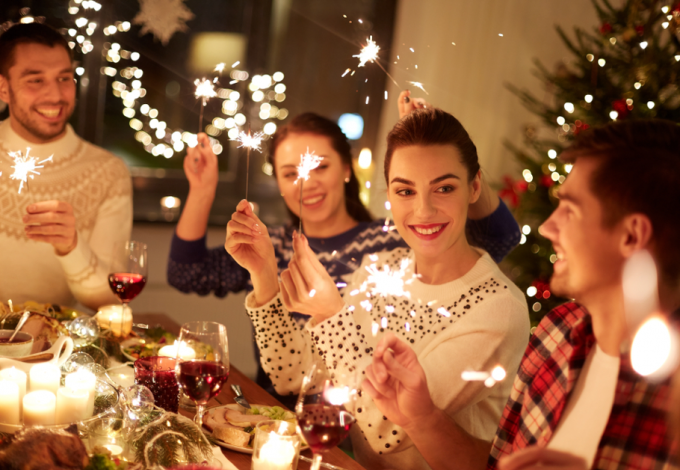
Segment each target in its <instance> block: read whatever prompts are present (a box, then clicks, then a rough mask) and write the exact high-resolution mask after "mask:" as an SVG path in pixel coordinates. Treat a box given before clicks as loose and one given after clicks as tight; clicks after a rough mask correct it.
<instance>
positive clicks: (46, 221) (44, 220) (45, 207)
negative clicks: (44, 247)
mask: <svg viewBox="0 0 680 470" xmlns="http://www.w3.org/2000/svg"><path fill="white" fill-rule="evenodd" d="M26 212H27V214H26V215H24V217H23V222H24V229H25V231H26V236H27V237H28V238H29V239H30V240H34V241H37V242H44V243H49V244H50V245H52V246H53V247H54V251H55V253H56V254H57V255H58V256H64V255H67V254H69V253H70V252H71V251H73V249H74V248H75V247H76V245H77V243H78V234H77V232H76V218H75V216H74V215H73V207H71V205H70V204H69V203H67V202H62V201H43V202H36V203H35V204H31V205H30V206H28V207H27V208H26Z"/></svg>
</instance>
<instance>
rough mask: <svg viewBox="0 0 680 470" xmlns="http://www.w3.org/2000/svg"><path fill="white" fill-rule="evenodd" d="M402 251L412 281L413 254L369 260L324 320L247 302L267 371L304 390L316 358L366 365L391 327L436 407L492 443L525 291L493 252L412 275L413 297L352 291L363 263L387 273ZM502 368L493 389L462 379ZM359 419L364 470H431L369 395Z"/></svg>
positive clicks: (514, 356)
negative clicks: (455, 274)
mask: <svg viewBox="0 0 680 470" xmlns="http://www.w3.org/2000/svg"><path fill="white" fill-rule="evenodd" d="M405 257H408V258H409V259H410V261H411V262H410V263H409V267H408V268H407V270H406V276H405V279H410V278H411V277H412V274H413V266H414V264H415V261H414V256H413V253H411V251H410V250H408V249H404V248H399V249H396V250H393V251H390V252H384V253H379V254H377V255H367V256H365V257H364V259H363V262H362V267H361V268H359V269H358V270H357V271H355V272H354V274H353V276H352V279H351V281H350V282H349V283H348V285H347V287H346V288H345V289H344V292H345V295H344V299H345V301H346V307H345V308H344V309H343V310H342V311H341V312H339V313H337V314H336V315H334V316H333V317H331V318H329V319H327V320H325V321H323V322H321V323H318V324H317V323H316V322H314V321H310V322H308V323H307V325H306V326H304V327H300V326H299V325H298V324H297V323H296V322H295V320H294V319H293V318H292V316H291V315H290V314H289V313H288V311H286V309H285V307H284V306H283V304H282V302H281V300H280V298H279V297H278V296H277V297H275V298H274V299H273V300H272V301H271V302H269V303H268V304H266V305H264V306H263V307H261V308H254V304H253V297H252V294H251V295H249V296H248V297H247V298H246V306H247V307H248V314H249V315H250V317H251V320H252V322H253V325H254V327H255V337H256V340H257V344H258V346H259V348H260V354H261V362H262V367H263V368H264V370H265V371H266V372H267V373H268V374H269V376H270V378H271V379H272V381H273V383H274V386H275V387H276V389H277V391H278V392H279V393H282V394H285V393H291V394H297V393H298V392H299V390H300V386H301V383H302V377H303V373H304V371H307V370H309V369H308V368H309V366H310V364H311V362H312V360H313V359H314V357H315V356H316V357H318V356H319V354H321V355H322V356H323V358H324V360H325V362H326V366H327V367H328V369H329V370H331V371H333V370H340V369H352V368H357V369H358V370H359V371H363V370H364V369H365V367H366V366H367V364H368V363H369V361H370V358H371V356H372V351H373V348H374V347H375V346H376V345H377V343H378V341H379V340H380V337H381V335H382V333H383V332H384V331H385V330H390V331H393V332H394V333H395V334H397V335H398V336H400V337H401V338H402V339H403V340H404V341H407V342H408V343H409V344H410V345H411V347H412V348H413V349H414V351H415V352H416V354H417V355H418V359H419V361H420V363H421V365H422V366H423V368H424V370H425V374H426V376H427V382H428V387H429V389H430V394H431V396H432V399H433V401H434V403H435V405H436V406H437V407H438V408H440V409H442V410H445V411H446V413H447V414H448V415H449V416H451V417H452V418H453V419H455V420H456V422H458V424H460V425H461V426H462V427H463V428H464V429H465V430H466V431H468V432H469V433H470V434H472V435H473V436H476V437H479V438H482V439H486V440H488V441H491V439H492V438H493V436H494V435H495V432H496V428H497V426H498V423H499V421H500V417H501V413H502V411H503V408H504V406H505V403H506V401H507V399H508V396H509V395H510V389H511V386H512V382H513V378H514V376H515V372H516V371H517V368H518V367H519V362H520V360H521V358H522V354H523V353H524V350H525V348H526V345H527V342H528V339H529V315H528V310H527V304H526V301H525V299H524V296H523V295H522V293H521V292H520V290H519V289H518V288H517V287H516V286H515V285H514V284H512V283H511V282H510V281H509V280H508V279H507V278H506V277H505V276H504V275H503V273H502V272H501V271H500V270H499V269H498V266H497V265H496V263H494V262H493V260H492V259H491V257H490V256H489V255H488V254H487V253H483V254H482V256H481V257H480V258H479V260H478V261H477V263H476V264H475V265H474V267H473V268H472V269H471V270H470V271H469V272H468V273H466V274H465V275H464V276H463V277H462V278H460V279H457V280H455V281H452V282H449V283H446V284H442V285H427V284H424V283H422V282H420V281H419V280H415V281H414V282H412V283H411V284H409V285H408V286H407V289H408V291H409V292H410V298H406V297H399V298H394V297H387V298H383V297H372V298H367V297H366V295H365V293H359V294H356V293H354V295H352V293H353V291H355V290H356V289H360V286H361V284H362V283H363V282H364V281H365V279H366V276H367V275H368V272H367V271H366V269H365V267H366V266H368V265H370V264H373V263H375V265H376V267H378V268H379V269H382V267H383V266H384V265H385V264H387V265H389V266H390V268H391V269H398V268H399V263H400V262H401V260H402V259H404V258H405ZM371 258H372V259H371ZM441 307H443V309H442V310H440V308H441ZM383 318H386V319H387V320H386V321H387V327H386V328H384V329H381V328H379V329H378V331H377V334H376V335H375V336H374V335H373V332H372V331H373V328H375V327H374V324H377V325H381V324H382V322H383V321H385V320H383ZM498 364H500V365H502V366H503V367H504V368H505V369H506V370H507V372H508V378H507V379H506V380H505V381H503V382H501V383H500V384H497V385H496V386H495V387H493V388H486V387H485V386H484V385H483V384H482V383H480V382H464V381H463V380H462V379H461V373H462V372H463V371H465V370H475V371H489V370H491V369H492V368H493V367H494V366H496V365H498ZM356 418H357V423H356V424H355V425H354V426H353V429H352V443H353V445H354V451H355V455H356V457H357V460H358V461H359V462H360V463H361V464H362V465H363V466H364V467H366V468H372V469H376V468H392V469H404V470H405V469H420V468H429V467H428V465H427V463H426V462H425V460H424V459H423V457H422V456H421V455H420V453H419V452H418V450H417V449H416V447H415V446H414V445H413V443H412V442H411V441H410V439H409V438H408V436H407V435H406V433H405V432H404V431H403V430H402V429H401V428H400V427H398V426H396V425H394V424H392V423H391V422H389V421H387V419H386V418H385V417H384V416H383V415H382V413H380V411H379V410H378V409H377V407H376V406H375V405H374V404H373V402H372V400H371V399H370V397H368V395H366V394H362V395H361V397H360V398H359V403H358V404H357V413H356ZM451 457H452V459H454V460H455V456H451Z"/></svg>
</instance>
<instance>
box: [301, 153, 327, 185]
mask: <svg viewBox="0 0 680 470" xmlns="http://www.w3.org/2000/svg"><path fill="white" fill-rule="evenodd" d="M321 160H323V157H320V156H318V155H315V154H314V151H312V152H310V151H309V147H307V152H306V153H304V154H302V155H300V164H299V165H298V166H297V172H298V177H297V179H296V180H295V183H296V184H297V182H298V181H299V180H304V181H307V180H308V179H309V174H310V173H311V172H312V170H314V169H315V168H318V167H319V165H320V164H321Z"/></svg>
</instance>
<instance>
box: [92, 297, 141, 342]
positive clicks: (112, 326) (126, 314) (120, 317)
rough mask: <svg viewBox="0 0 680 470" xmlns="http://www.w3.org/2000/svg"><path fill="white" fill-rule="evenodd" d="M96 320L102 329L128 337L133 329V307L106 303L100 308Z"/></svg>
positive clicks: (114, 334)
mask: <svg viewBox="0 0 680 470" xmlns="http://www.w3.org/2000/svg"><path fill="white" fill-rule="evenodd" d="M94 318H95V320H97V323H98V324H99V327H100V328H102V329H106V330H110V331H111V333H112V334H113V336H118V337H127V336H128V335H129V334H130V332H131V331H132V309H130V307H128V306H124V305H104V306H103V307H100V308H99V311H98V312H97V314H96V315H95V317H94Z"/></svg>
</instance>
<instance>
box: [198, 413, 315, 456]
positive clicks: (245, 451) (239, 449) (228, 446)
mask: <svg viewBox="0 0 680 470" xmlns="http://www.w3.org/2000/svg"><path fill="white" fill-rule="evenodd" d="M252 406H269V405H258V404H252ZM221 408H226V405H221V406H214V407H212V408H209V409H207V410H206V412H205V414H208V413H210V412H211V411H212V410H219V409H221ZM203 416H204V417H205V415H203ZM203 430H204V432H205V433H206V434H209V435H210V436H211V437H213V436H212V431H211V430H209V429H208V428H206V427H205V425H204V426H203ZM213 439H214V440H215V443H216V444H217V445H218V446H220V447H224V448H225V449H229V450H233V451H234V452H241V453H242V454H252V453H253V448H252V447H241V446H235V445H233V444H228V443H226V442H224V441H221V440H219V439H217V438H215V437H213ZM307 449H309V446H304V447H301V448H300V452H302V451H304V450H307Z"/></svg>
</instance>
